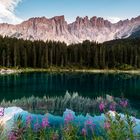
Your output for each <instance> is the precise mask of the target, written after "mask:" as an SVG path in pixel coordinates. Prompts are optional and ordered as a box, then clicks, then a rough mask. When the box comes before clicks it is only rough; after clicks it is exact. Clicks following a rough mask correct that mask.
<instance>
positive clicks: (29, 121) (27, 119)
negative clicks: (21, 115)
mask: <svg viewBox="0 0 140 140" xmlns="http://www.w3.org/2000/svg"><path fill="white" fill-rule="evenodd" d="M31 121H32V117H31V116H27V118H26V125H30V124H31Z"/></svg>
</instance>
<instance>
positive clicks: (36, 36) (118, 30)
mask: <svg viewBox="0 0 140 140" xmlns="http://www.w3.org/2000/svg"><path fill="white" fill-rule="evenodd" d="M0 35H2V36H8V37H16V38H22V39H25V40H26V39H27V40H43V41H47V40H53V41H61V42H62V41H64V42H65V43H67V44H71V43H79V42H83V41H84V40H90V41H96V42H99V43H102V42H105V41H109V40H114V39H122V38H128V37H132V38H133V37H140V16H138V17H136V18H132V19H130V20H129V19H126V20H121V21H119V22H117V23H111V22H110V21H108V20H105V19H103V18H101V17H96V16H94V17H92V18H90V19H89V18H88V17H87V16H86V17H84V18H82V17H77V18H76V20H75V21H74V22H73V23H70V24H68V23H67V21H66V20H65V17H64V16H55V17H53V18H46V17H36V18H30V19H29V20H27V21H24V22H22V23H21V24H17V25H12V24H7V23H2V24H0Z"/></svg>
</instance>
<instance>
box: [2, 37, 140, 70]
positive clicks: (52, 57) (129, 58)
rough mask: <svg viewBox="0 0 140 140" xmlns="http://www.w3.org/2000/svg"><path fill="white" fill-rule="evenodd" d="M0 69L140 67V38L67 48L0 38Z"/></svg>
mask: <svg viewBox="0 0 140 140" xmlns="http://www.w3.org/2000/svg"><path fill="white" fill-rule="evenodd" d="M0 66H3V67H19V68H20V67H23V68H25V67H32V68H49V67H66V68H68V67H70V68H72V67H76V68H85V67H86V68H98V69H106V68H118V69H120V68H121V69H123V67H124V66H125V69H127V66H128V69H130V68H132V69H134V68H140V39H123V40H113V41H109V42H105V43H102V44H98V43H96V42H90V41H88V40H86V41H84V42H83V43H79V44H71V45H66V44H65V43H63V42H62V43H61V42H53V41H47V42H43V41H34V42H32V41H29V40H22V39H16V38H8V37H4V38H3V37H0Z"/></svg>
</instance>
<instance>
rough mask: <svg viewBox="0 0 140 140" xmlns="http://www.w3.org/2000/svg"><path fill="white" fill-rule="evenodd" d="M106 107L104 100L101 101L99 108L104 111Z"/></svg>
mask: <svg viewBox="0 0 140 140" xmlns="http://www.w3.org/2000/svg"><path fill="white" fill-rule="evenodd" d="M104 109H105V104H104V103H103V102H101V103H100V104H99V110H100V111H101V112H102V111H104Z"/></svg>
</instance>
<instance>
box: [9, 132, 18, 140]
mask: <svg viewBox="0 0 140 140" xmlns="http://www.w3.org/2000/svg"><path fill="white" fill-rule="evenodd" d="M8 140H17V137H16V135H15V133H14V132H10V133H9V135H8Z"/></svg>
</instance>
